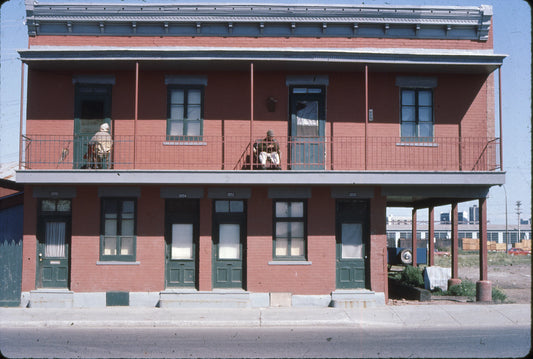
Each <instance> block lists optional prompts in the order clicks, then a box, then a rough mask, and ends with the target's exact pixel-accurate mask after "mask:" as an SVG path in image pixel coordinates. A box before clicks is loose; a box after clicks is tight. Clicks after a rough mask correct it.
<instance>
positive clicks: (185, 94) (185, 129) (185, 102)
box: [166, 85, 205, 142]
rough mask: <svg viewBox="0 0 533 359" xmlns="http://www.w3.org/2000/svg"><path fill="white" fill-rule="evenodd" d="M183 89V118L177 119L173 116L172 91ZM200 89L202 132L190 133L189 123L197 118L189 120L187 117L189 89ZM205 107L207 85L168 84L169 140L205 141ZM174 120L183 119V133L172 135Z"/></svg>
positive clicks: (167, 128)
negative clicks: (171, 129) (197, 133)
mask: <svg viewBox="0 0 533 359" xmlns="http://www.w3.org/2000/svg"><path fill="white" fill-rule="evenodd" d="M179 90H181V91H183V120H177V119H172V118H171V109H172V105H173V103H172V92H173V91H179ZM191 90H199V91H200V120H199V121H198V122H200V134H199V135H189V134H188V133H187V132H188V125H189V122H193V121H196V120H189V119H187V118H186V114H187V112H188V107H189V91H191ZM204 108H205V86H203V85H168V86H167V125H166V139H167V141H194V142H197V141H203V135H204ZM172 121H183V129H182V130H183V135H172V134H170V127H171V126H170V125H171V122H172Z"/></svg>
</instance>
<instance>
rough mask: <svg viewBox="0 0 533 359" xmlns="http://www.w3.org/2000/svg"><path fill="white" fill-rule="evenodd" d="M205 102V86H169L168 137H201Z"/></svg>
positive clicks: (180, 138) (189, 138)
mask: <svg viewBox="0 0 533 359" xmlns="http://www.w3.org/2000/svg"><path fill="white" fill-rule="evenodd" d="M203 102H204V90H203V86H169V88H168V120H167V139H169V140H182V139H187V140H191V139H192V140H200V139H201V136H202V135H203V129H204V128H203V127H204V126H203V114H204V110H203V105H204V104H203Z"/></svg>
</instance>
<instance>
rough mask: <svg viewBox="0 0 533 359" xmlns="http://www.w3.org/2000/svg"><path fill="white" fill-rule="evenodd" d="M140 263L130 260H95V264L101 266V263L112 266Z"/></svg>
mask: <svg viewBox="0 0 533 359" xmlns="http://www.w3.org/2000/svg"><path fill="white" fill-rule="evenodd" d="M139 264H141V262H130V261H124V262H123V261H97V262H96V265H97V266H101V265H112V266H117V265H126V266H134V265H139Z"/></svg>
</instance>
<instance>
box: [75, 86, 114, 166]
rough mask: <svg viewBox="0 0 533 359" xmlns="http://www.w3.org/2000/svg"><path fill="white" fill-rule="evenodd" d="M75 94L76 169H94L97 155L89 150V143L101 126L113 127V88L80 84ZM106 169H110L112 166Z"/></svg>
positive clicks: (107, 164)
mask: <svg viewBox="0 0 533 359" xmlns="http://www.w3.org/2000/svg"><path fill="white" fill-rule="evenodd" d="M75 94H76V96H75V105H74V168H88V167H91V168H94V167H95V166H96V165H97V163H96V162H97V161H96V157H95V156H96V153H94V149H93V148H91V149H90V148H89V142H90V140H91V138H92V137H93V136H94V134H95V133H97V132H98V131H100V125H102V124H103V123H107V124H108V125H111V86H110V85H83V84H78V85H76V93H75ZM109 160H111V158H110V159H109ZM104 167H105V168H109V167H110V164H109V163H106V164H104Z"/></svg>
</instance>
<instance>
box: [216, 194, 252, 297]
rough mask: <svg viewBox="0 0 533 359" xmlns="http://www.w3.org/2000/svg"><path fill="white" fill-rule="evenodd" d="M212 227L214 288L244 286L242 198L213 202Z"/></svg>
mask: <svg viewBox="0 0 533 359" xmlns="http://www.w3.org/2000/svg"><path fill="white" fill-rule="evenodd" d="M213 226H214V228H213V239H214V242H213V287H214V288H243V287H244V276H245V269H244V266H243V263H244V261H243V258H244V251H245V245H244V240H245V238H246V212H245V209H244V201H215V212H214V216H213Z"/></svg>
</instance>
